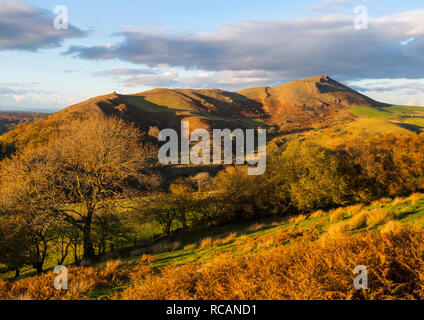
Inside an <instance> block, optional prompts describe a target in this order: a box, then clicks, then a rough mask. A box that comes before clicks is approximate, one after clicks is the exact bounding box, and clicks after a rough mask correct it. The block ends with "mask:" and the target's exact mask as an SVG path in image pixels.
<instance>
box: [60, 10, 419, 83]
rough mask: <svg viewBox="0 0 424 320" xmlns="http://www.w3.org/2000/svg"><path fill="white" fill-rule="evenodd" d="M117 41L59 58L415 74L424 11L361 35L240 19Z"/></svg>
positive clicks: (300, 72)
mask: <svg viewBox="0 0 424 320" xmlns="http://www.w3.org/2000/svg"><path fill="white" fill-rule="evenodd" d="M118 35H119V36H121V37H123V39H124V40H123V41H122V42H120V43H117V44H115V45H105V46H92V47H83V46H74V47H71V48H69V50H68V51H67V52H66V54H69V55H73V56H76V57H79V58H82V59H89V60H101V59H120V60H124V61H129V62H132V63H137V64H146V65H148V66H150V67H156V66H158V65H161V64H167V65H169V66H171V67H184V68H186V69H199V70H207V71H242V70H244V71H246V70H263V71H267V72H270V71H272V72H274V73H275V72H278V73H279V76H280V77H281V79H286V80H290V79H294V78H299V77H303V76H309V75H316V74H330V75H332V76H334V77H336V78H338V79H340V80H343V79H355V78H399V77H406V78H419V77H422V75H423V70H422V65H423V62H424V52H423V50H422V48H423V40H422V38H423V36H424V10H416V11H411V12H405V13H402V14H400V15H396V16H390V17H384V18H378V19H371V20H370V21H369V29H368V30H362V31H360V30H356V29H355V28H354V27H353V17H343V16H327V17H321V18H304V19H292V20H263V21H259V20H255V21H246V22H242V23H238V24H232V25H224V26H222V27H220V28H219V29H218V30H217V31H216V32H213V33H208V34H188V35H174V34H167V33H158V32H144V31H124V32H121V33H119V34H118ZM411 38H414V40H412V41H410V42H408V43H406V44H405V43H404V44H402V42H403V41H405V40H406V39H411Z"/></svg>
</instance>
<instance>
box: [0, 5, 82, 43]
mask: <svg viewBox="0 0 424 320" xmlns="http://www.w3.org/2000/svg"><path fill="white" fill-rule="evenodd" d="M53 20H54V15H53V13H52V12H50V11H48V10H45V9H40V8H37V7H34V6H32V5H29V4H25V3H23V2H21V1H16V0H15V1H3V2H1V3H0V51H1V50H27V51H37V50H38V49H42V48H55V47H59V46H60V45H61V43H62V41H63V40H64V39H67V38H78V37H83V36H85V35H86V33H85V32H84V31H81V30H80V29H78V28H76V27H75V26H73V25H71V24H69V25H68V27H69V29H68V30H57V29H55V28H54V27H53Z"/></svg>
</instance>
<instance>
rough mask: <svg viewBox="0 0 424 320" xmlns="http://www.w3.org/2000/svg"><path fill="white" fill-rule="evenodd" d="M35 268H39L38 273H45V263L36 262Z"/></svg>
mask: <svg viewBox="0 0 424 320" xmlns="http://www.w3.org/2000/svg"><path fill="white" fill-rule="evenodd" d="M34 268H35V270H37V274H41V273H43V263H41V262H40V263H36V264H35V265H34Z"/></svg>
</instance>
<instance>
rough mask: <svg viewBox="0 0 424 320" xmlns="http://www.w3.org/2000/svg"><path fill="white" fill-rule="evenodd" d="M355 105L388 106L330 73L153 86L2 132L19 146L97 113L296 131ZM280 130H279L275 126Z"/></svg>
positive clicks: (144, 125) (147, 122) (171, 123)
mask: <svg viewBox="0 0 424 320" xmlns="http://www.w3.org/2000/svg"><path fill="white" fill-rule="evenodd" d="M352 106H366V107H370V108H381V107H387V106H388V105H385V104H382V103H379V102H376V101H374V100H372V99H370V98H368V97H366V96H363V95H361V94H360V93H358V92H356V91H354V90H352V89H350V88H348V87H346V86H344V85H342V84H340V83H338V82H336V81H334V80H332V79H331V78H330V77H328V76H319V77H312V78H307V79H302V80H296V81H292V82H289V83H287V84H284V85H282V86H280V87H276V88H269V87H263V88H253V89H246V90H243V91H240V92H229V91H224V90H219V89H208V90H192V89H154V90H150V91H146V92H142V93H139V94H132V95H121V94H117V93H112V94H108V95H104V96H99V97H95V98H92V99H89V100H87V101H84V102H81V103H78V104H75V105H72V106H70V107H68V108H66V109H64V110H61V111H59V112H57V113H55V114H52V115H50V116H49V117H47V118H45V119H40V120H37V121H35V122H32V123H29V124H24V125H20V126H18V127H17V128H16V129H15V130H12V131H11V132H8V133H6V134H5V135H3V136H1V137H0V142H3V143H8V144H14V145H16V146H17V147H20V146H22V145H26V144H28V143H37V142H39V141H43V140H45V139H47V138H48V136H49V135H50V134H51V133H52V132H54V131H55V129H56V128H57V127H58V126H59V125H60V124H61V123H63V122H66V121H68V120H70V119H75V118H84V117H90V116H92V115H94V114H100V113H102V114H106V115H115V116H119V117H121V118H124V119H126V120H128V121H131V122H134V123H135V124H136V125H137V126H138V127H140V128H141V129H142V130H143V131H147V130H148V129H149V128H150V127H152V126H154V127H158V128H159V129H163V128H174V129H177V130H178V129H179V128H180V123H181V120H188V121H190V126H191V129H195V128H207V129H208V128H230V129H232V128H256V127H258V126H261V127H274V128H276V129H277V131H278V130H279V131H282V132H293V131H296V130H306V129H311V128H316V127H322V126H325V125H328V124H334V123H339V122H346V121H348V122H349V121H354V120H355V116H354V115H352V114H351V113H349V112H348V109H349V108H350V107H352ZM274 131H275V130H274Z"/></svg>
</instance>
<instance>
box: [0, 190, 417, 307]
mask: <svg viewBox="0 0 424 320" xmlns="http://www.w3.org/2000/svg"><path fill="white" fill-rule="evenodd" d="M423 228H424V195H422V194H414V195H412V196H410V197H408V198H396V199H388V198H387V199H381V200H379V201H375V202H373V203H371V204H369V205H355V206H350V207H344V208H339V209H335V210H332V211H329V212H324V211H317V212H315V213H313V214H311V215H309V216H302V215H301V216H297V217H292V218H286V219H284V220H282V221H281V220H280V221H278V220H275V221H271V220H267V221H262V222H257V223H254V224H248V223H245V224H238V225H229V226H226V227H222V228H220V229H213V230H207V229H202V230H193V231H189V232H185V233H180V234H178V235H175V236H173V237H170V238H168V239H166V240H163V241H161V242H159V243H157V244H156V245H154V246H151V247H149V248H140V249H133V250H130V251H128V253H127V254H128V255H127V256H125V255H124V256H122V257H121V259H120V260H114V261H109V262H107V263H102V264H99V265H97V266H93V267H71V268H70V271H69V277H70V290H69V291H67V292H64V291H56V290H53V289H52V288H51V285H49V284H50V281H52V279H53V278H54V275H53V274H52V273H51V272H49V273H47V274H44V275H40V276H36V277H31V278H26V279H22V280H18V281H16V282H15V283H7V282H0V297H3V298H5V297H9V298H10V297H13V298H36V299H47V298H54V299H60V298H67V299H69V298H71V299H72V298H73V299H199V298H200V299H202V298H206V299H210V298H212V299H252V298H254V299H293V298H295V299H330V298H333V299H334V298H335V299H351V298H353V299H388V298H419V297H421V298H422V297H424V291H423V288H424V282H423V280H422V279H423V278H422V275H423V272H424V257H423V256H422V251H420V250H422V249H423V248H424V239H423V238H422V236H421V235H422V231H423ZM205 234H207V235H208V236H206V237H205ZM417 254H418V255H417ZM340 259H341V260H340ZM401 261H402V263H403V265H402V267H401V266H400V265H398V263H400V262H401ZM395 262H396V263H395ZM305 263H306V264H305ZM359 264H362V265H365V266H367V267H368V271H369V275H370V289H369V290H367V291H362V292H361V291H355V290H353V289H352V281H353V278H354V276H353V271H352V270H353V268H354V267H355V266H356V265H359ZM305 266H307V268H305ZM326 270H327V271H326ZM318 272H319V273H318ZM325 272H328V274H326V273H325ZM393 272H396V274H397V275H396V274H394V273H393ZM417 277H418V278H417ZM323 279H327V280H326V281H324V280H323ZM419 279H421V280H419ZM228 281H230V282H228ZM411 286H412V287H411ZM40 287H43V290H41V289H40ZM208 288H209V289H208ZM288 288H290V290H288Z"/></svg>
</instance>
